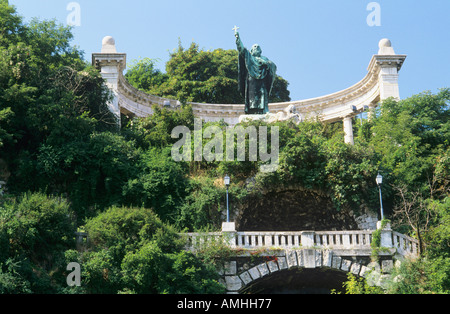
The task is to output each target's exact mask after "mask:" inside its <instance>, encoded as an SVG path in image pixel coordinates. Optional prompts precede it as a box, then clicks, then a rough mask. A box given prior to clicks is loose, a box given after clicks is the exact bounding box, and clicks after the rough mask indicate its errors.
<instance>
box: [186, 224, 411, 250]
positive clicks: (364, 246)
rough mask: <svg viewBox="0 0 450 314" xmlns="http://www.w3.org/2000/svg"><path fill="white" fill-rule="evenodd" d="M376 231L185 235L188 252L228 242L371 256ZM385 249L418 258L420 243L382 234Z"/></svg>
mask: <svg viewBox="0 0 450 314" xmlns="http://www.w3.org/2000/svg"><path fill="white" fill-rule="evenodd" d="M373 232H374V231H372V230H356V231H299V232H223V233H222V232H213V233H185V234H182V236H184V237H186V240H187V248H188V249H195V248H197V247H201V246H203V245H205V244H214V242H216V243H219V242H218V241H224V242H225V243H226V244H227V245H229V246H230V247H231V248H242V249H249V250H258V249H264V248H266V249H272V248H281V249H297V248H316V249H332V250H346V251H349V250H351V251H352V252H353V253H352V255H358V251H361V255H364V254H370V252H371V243H372V233H373ZM381 247H383V248H388V249H396V251H397V253H399V254H401V255H403V256H406V255H413V256H418V254H419V250H418V241H417V240H415V239H413V238H411V237H408V236H406V235H403V234H400V233H398V232H393V231H392V230H381Z"/></svg>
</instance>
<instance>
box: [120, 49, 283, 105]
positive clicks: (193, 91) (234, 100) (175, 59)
mask: <svg viewBox="0 0 450 314" xmlns="http://www.w3.org/2000/svg"><path fill="white" fill-rule="evenodd" d="M237 64H238V52H237V50H224V49H215V50H213V51H209V50H208V51H205V50H203V49H200V48H199V46H198V44H196V43H192V44H191V45H190V47H189V48H188V49H185V48H183V47H182V45H181V43H180V44H179V45H178V49H177V50H176V51H175V52H173V53H171V54H170V60H169V61H168V62H167V64H166V74H162V73H161V71H159V70H157V69H155V63H154V61H153V60H151V59H148V58H145V59H143V60H140V61H137V62H135V63H134V64H133V65H132V67H131V68H130V69H129V70H128V71H127V73H126V75H125V77H126V78H127V79H128V80H129V81H130V83H131V84H132V85H134V86H135V87H136V88H139V89H141V90H143V91H146V92H148V93H151V94H154V95H157V96H161V97H167V98H174V99H178V100H180V101H181V102H183V103H185V102H200V103H211V104H241V103H243V99H242V96H241V95H240V94H239V92H238V88H237V87H238V83H237V77H238V69H237ZM288 85H289V83H288V82H287V81H286V80H285V79H283V78H282V77H280V76H277V78H276V79H275V83H274V87H273V91H272V95H271V99H270V101H271V102H283V101H290V100H291V99H290V97H289V91H288V89H287V88H288Z"/></svg>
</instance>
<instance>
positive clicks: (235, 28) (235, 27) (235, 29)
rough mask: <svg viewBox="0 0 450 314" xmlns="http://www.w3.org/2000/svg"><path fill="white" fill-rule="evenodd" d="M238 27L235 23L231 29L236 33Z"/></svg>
mask: <svg viewBox="0 0 450 314" xmlns="http://www.w3.org/2000/svg"><path fill="white" fill-rule="evenodd" d="M238 29H239V27H237V26H236V25H235V26H234V28H233V30H234V32H235V33H237V31H238Z"/></svg>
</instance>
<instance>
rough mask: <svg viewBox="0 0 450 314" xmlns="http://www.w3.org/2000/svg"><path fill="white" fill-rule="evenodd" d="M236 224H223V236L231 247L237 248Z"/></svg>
mask: <svg viewBox="0 0 450 314" xmlns="http://www.w3.org/2000/svg"><path fill="white" fill-rule="evenodd" d="M236 233H237V232H236V224H235V223H234V222H223V223H222V235H223V237H224V240H225V241H226V243H227V244H228V245H229V246H230V247H232V248H233V247H236Z"/></svg>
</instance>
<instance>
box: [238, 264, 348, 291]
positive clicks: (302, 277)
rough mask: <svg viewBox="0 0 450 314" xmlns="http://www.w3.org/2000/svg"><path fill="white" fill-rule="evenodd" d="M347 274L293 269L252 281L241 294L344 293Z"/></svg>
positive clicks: (335, 271)
mask: <svg viewBox="0 0 450 314" xmlns="http://www.w3.org/2000/svg"><path fill="white" fill-rule="evenodd" d="M345 281H347V272H344V271H341V270H336V269H332V268H328V267H321V268H314V269H307V268H301V267H295V268H291V269H287V270H283V271H279V272H276V273H272V274H270V275H268V276H265V277H263V278H260V279H257V280H254V281H252V282H250V283H249V284H247V285H246V286H245V287H243V288H242V289H241V290H240V291H239V293H241V294H330V293H331V292H332V290H335V291H336V292H344V289H343V283H344V282H345Z"/></svg>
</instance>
